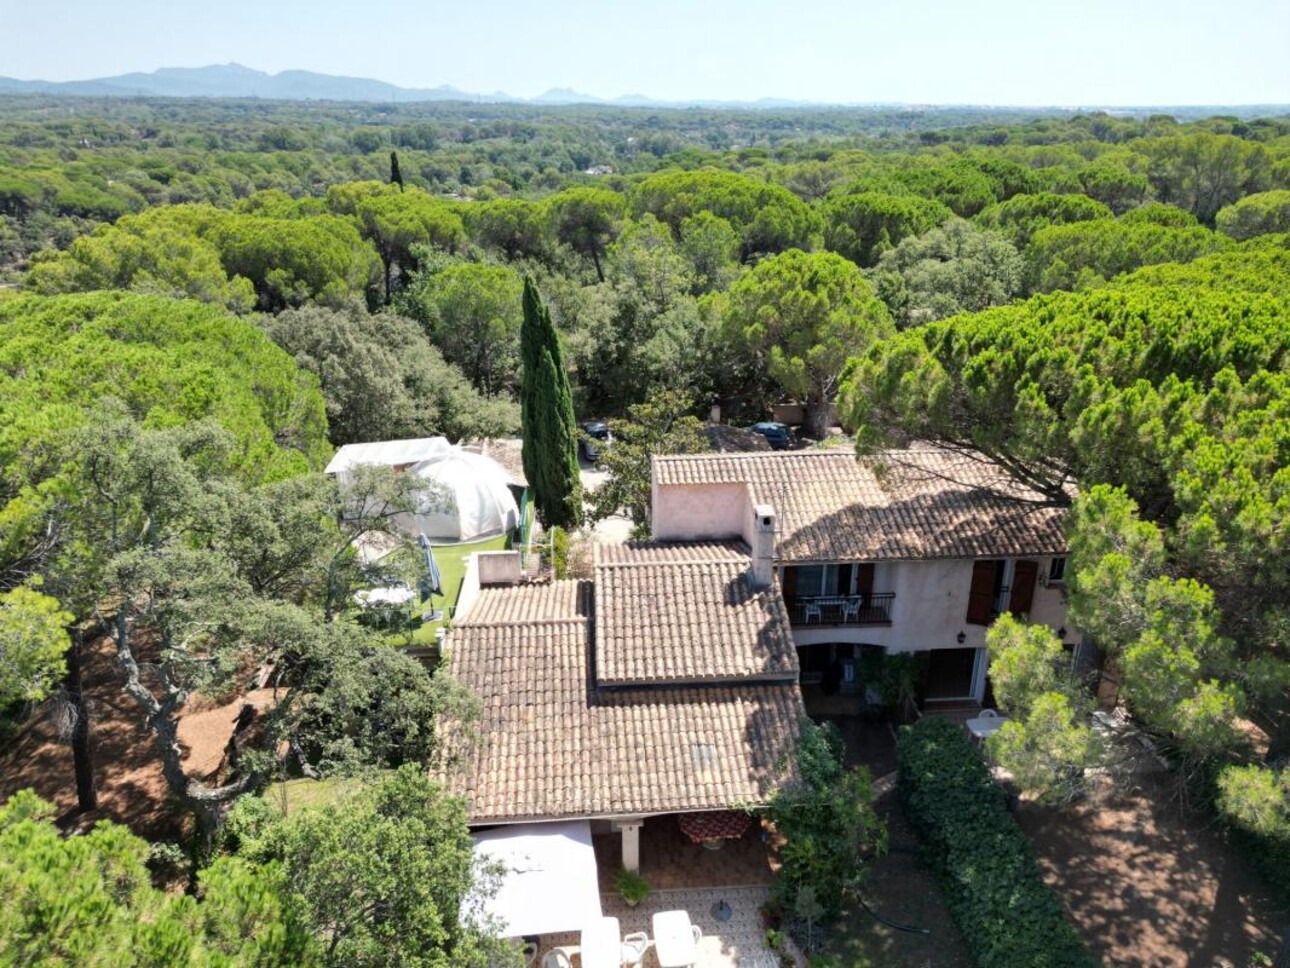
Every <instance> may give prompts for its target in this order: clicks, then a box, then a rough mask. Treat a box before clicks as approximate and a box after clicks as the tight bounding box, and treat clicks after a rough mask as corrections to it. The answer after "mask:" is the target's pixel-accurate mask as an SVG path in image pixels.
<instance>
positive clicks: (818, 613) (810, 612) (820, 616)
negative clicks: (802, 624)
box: [806, 602, 824, 622]
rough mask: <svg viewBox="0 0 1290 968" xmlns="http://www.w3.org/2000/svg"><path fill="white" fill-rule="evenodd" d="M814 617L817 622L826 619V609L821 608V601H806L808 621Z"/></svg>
mask: <svg viewBox="0 0 1290 968" xmlns="http://www.w3.org/2000/svg"><path fill="white" fill-rule="evenodd" d="M812 618H814V619H815V621H817V622H823V621H824V611H823V610H822V609H821V608H820V603H819V602H807V603H806V621H807V622H810V621H811V619H812Z"/></svg>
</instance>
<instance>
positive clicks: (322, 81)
mask: <svg viewBox="0 0 1290 968" xmlns="http://www.w3.org/2000/svg"><path fill="white" fill-rule="evenodd" d="M0 94H74V95H84V96H87V97H230V98H265V99H269V100H285V101H369V102H387V103H411V102H415V101H475V102H479V103H487V104H536V105H562V104H603V105H608V106H613V107H657V108H693V107H700V108H761V109H770V108H810V107H841V106H844V105H842V104H841V103H836V102H835V103H832V104H828V103H823V102H819V101H795V100H784V99H779V98H761V99H759V100H755V101H717V100H702V99H700V100H691V101H662V100H658V99H655V98H651V97H646V96H645V95H644V94H626V95H623V96H622V97H616V98H600V97H595V96H593V95H591V94H583V93H581V92H580V91H574V90H570V89H569V88H553V89H551V90H550V91H547V92H546V93H545V94H539V95H538V96H537V97H534V98H522V97H512V96H511V95H509V94H505V93H503V92H501V91H494V92H493V93H492V94H477V93H474V92H471V91H462V90H459V89H458V88H455V87H451V86H449V85H447V84H444V85H441V86H440V87H430V88H414V87H399V86H397V85H395V84H388V83H386V82H385V81H377V80H373V79H372V78H368V77H342V76H339V75H335V74H318V73H315V72H314V71H282V72H281V73H279V74H268V73H265V72H264V71H257V70H255V69H254V68H251V67H243V66H242V65H241V64H212V65H210V66H209V67H163V68H161V69H160V70H155V71H153V72H151V73H150V74H144V73H139V72H136V73H132V74H120V75H118V76H116V77H96V78H92V79H90V80H85V81H21V80H18V79H17V78H13V77H0ZM845 106H847V107H865V108H896V109H906V110H920V109H923V108H927V107H931V105H911V104H900V103H875V102H869V103H865V104H854V103H852V104H847V105H845ZM974 106H975V107H987V105H974ZM994 107H1000V108H1003V107H1007V105H994ZM1097 107H1098V106H1097V105H1086V106H1085V107H1084V108H1083V110H1090V109H1096V108H1097ZM1159 108H1160V109H1165V110H1167V111H1170V112H1173V113H1178V112H1179V111H1184V112H1186V113H1188V114H1194V115H1199V114H1202V113H1205V112H1209V113H1212V112H1214V111H1218V110H1219V109H1220V108H1222V110H1223V111H1224V112H1226V113H1232V114H1238V115H1240V116H1242V117H1256V116H1267V115H1272V114H1282V113H1285V111H1286V105H1284V104H1260V105H1233V106H1225V105H1198V106H1196V107H1187V108H1184V107H1183V106H1181V105H1172V106H1171V105H1161V106H1159ZM1034 110H1037V111H1038V110H1042V111H1044V112H1061V111H1073V110H1076V109H1074V108H1065V109H1063V108H1056V107H1054V108H1042V109H1040V108H1036V109H1034ZM1108 110H1115V111H1117V112H1118V113H1134V114H1137V113H1148V112H1151V111H1153V110H1157V108H1152V107H1150V106H1146V105H1144V106H1140V107H1134V108H1125V107H1120V108H1109V107H1108Z"/></svg>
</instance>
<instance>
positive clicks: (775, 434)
mask: <svg viewBox="0 0 1290 968" xmlns="http://www.w3.org/2000/svg"><path fill="white" fill-rule="evenodd" d="M748 429H749V430H751V431H752V432H753V433H755V434H761V435H762V436H763V437H765V438H766V443H768V444H770V449H771V450H792V449H793V447H795V446H796V445H797V441H796V440H795V439H794V438H793V431H791V430H789V429H788V427H787V425H785V424H782V423H776V422H775V421H773V420H766V421H763V422H762V423H755V424H753V425H752V426H751V427H749V428H748Z"/></svg>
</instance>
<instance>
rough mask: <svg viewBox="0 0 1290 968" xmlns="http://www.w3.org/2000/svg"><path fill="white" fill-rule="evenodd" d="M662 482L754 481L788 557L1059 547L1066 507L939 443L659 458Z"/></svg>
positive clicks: (971, 554) (969, 553)
mask: <svg viewBox="0 0 1290 968" xmlns="http://www.w3.org/2000/svg"><path fill="white" fill-rule="evenodd" d="M654 474H655V477H656V480H657V482H658V484H659V485H660V486H661V487H667V486H669V485H676V486H685V485H696V484H698V485H701V484H730V483H743V482H746V483H747V484H748V485H749V486H750V488H751V490H752V493H753V498H754V500H756V501H758V502H762V503H766V504H770V505H772V506H773V507H774V508H775V511H776V514H777V515H778V518H779V521H778V524H779V536H778V539H777V543H776V554H777V557H778V558H779V559H780V560H782V561H879V560H883V559H908V558H975V557H993V556H1011V555H1020V554H1028V555H1034V554H1060V553H1063V552H1064V551H1065V550H1066V537H1065V534H1064V532H1063V530H1062V521H1063V518H1064V516H1065V509H1064V508H1062V507H1056V506H1054V505H1053V504H1052V503H1051V502H1049V501H1047V500H1046V499H1045V498H1044V497H1043V496H1042V495H1040V494H1038V493H1037V492H1035V491H1031V490H1029V489H1027V488H1025V487H1023V486H1021V485H1019V484H1017V483H1016V482H1015V481H1013V480H1012V479H1011V478H1009V477H1008V476H1007V475H1006V474H1005V473H1004V472H1003V471H1002V469H1000V468H999V467H998V466H997V465H995V464H993V463H991V462H989V461H988V460H986V459H985V458H984V457H974V456H972V455H968V454H964V453H960V452H955V451H950V450H947V449H944V448H939V447H934V446H931V445H925V444H924V445H918V446H915V447H911V448H909V449H907V450H894V451H885V452H883V453H881V454H878V455H874V456H872V457H866V458H863V459H860V460H857V459H856V457H855V455H854V454H853V453H852V452H851V451H849V450H812V451H797V452H791V453H782V452H773V453H769V454H696V455H689V456H661V457H655V458H654Z"/></svg>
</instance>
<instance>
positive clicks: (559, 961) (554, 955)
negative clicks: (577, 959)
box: [542, 945, 580, 968]
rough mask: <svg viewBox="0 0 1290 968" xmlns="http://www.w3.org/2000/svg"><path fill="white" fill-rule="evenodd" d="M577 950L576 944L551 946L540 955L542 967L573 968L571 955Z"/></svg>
mask: <svg viewBox="0 0 1290 968" xmlns="http://www.w3.org/2000/svg"><path fill="white" fill-rule="evenodd" d="M579 950H580V949H579V948H578V946H577V945H565V946H564V947H561V948H552V949H551V950H550V951H548V952H547V953H546V954H545V955H543V956H542V968H573V956H574V955H576V954H577V953H578V951H579Z"/></svg>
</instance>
